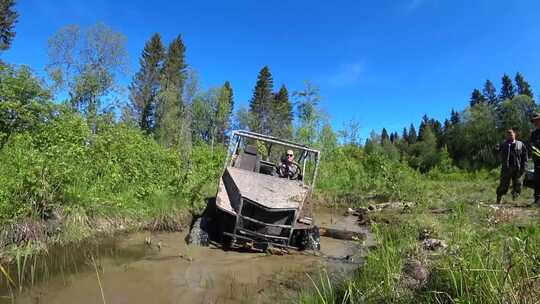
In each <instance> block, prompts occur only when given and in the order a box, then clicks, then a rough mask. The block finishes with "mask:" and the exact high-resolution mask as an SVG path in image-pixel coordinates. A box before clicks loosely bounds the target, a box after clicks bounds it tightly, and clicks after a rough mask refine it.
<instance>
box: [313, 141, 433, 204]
mask: <svg viewBox="0 0 540 304" xmlns="http://www.w3.org/2000/svg"><path fill="white" fill-rule="evenodd" d="M420 178H421V176H420V174H419V173H417V172H416V171H414V170H413V169H411V168H410V167H409V166H408V165H407V164H406V163H402V162H399V161H397V160H391V159H389V158H388V157H387V156H386V155H384V154H381V153H369V154H366V153H363V151H362V150H360V149H359V148H358V147H354V146H346V147H340V148H338V149H336V150H335V151H334V153H333V154H332V155H331V156H327V157H326V159H325V161H324V162H322V163H321V168H320V174H319V178H318V182H317V187H318V190H317V191H318V193H320V195H321V196H323V197H324V198H325V199H327V200H330V201H333V202H338V203H355V202H356V201H357V199H358V198H359V196H362V195H364V196H368V195H374V194H375V195H377V196H380V197H384V198H386V199H414V200H415V201H421V200H422V192H423V190H422V185H421V184H420V183H419V179H420Z"/></svg>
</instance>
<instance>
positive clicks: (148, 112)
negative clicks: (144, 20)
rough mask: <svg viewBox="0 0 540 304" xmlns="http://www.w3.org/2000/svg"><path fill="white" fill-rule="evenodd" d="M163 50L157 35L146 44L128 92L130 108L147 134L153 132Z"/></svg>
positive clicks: (163, 55)
mask: <svg viewBox="0 0 540 304" xmlns="http://www.w3.org/2000/svg"><path fill="white" fill-rule="evenodd" d="M164 57H165V49H164V47H163V44H162V42H161V37H160V36H159V34H154V36H152V38H151V39H150V40H149V41H148V42H146V45H145V46H144V49H143V52H142V55H141V59H140V60H139V65H140V68H139V71H138V72H137V73H136V74H135V76H134V77H133V80H132V81H131V85H130V87H129V90H130V100H131V106H132V108H133V110H134V112H135V113H134V114H135V119H136V121H137V123H138V125H139V127H140V128H141V129H142V130H143V131H144V132H146V133H147V134H149V133H151V132H152V131H153V130H154V123H155V108H156V105H157V97H158V93H159V87H160V72H161V68H162V67H161V66H162V63H163V59H164Z"/></svg>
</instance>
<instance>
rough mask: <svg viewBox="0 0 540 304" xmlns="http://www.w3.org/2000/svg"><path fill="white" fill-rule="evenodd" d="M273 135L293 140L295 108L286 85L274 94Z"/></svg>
mask: <svg viewBox="0 0 540 304" xmlns="http://www.w3.org/2000/svg"><path fill="white" fill-rule="evenodd" d="M271 115H272V121H271V122H272V135H274V136H276V137H279V138H284V139H292V121H293V108H292V104H291V102H290V101H289V91H288V90H287V87H285V85H283V86H281V88H280V89H279V91H278V92H277V93H276V94H274V102H273V104H272V113H271Z"/></svg>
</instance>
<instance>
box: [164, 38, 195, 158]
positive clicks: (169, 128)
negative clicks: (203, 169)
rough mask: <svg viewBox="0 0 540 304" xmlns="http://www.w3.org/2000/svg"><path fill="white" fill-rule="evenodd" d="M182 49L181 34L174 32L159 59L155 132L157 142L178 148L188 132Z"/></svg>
mask: <svg viewBox="0 0 540 304" xmlns="http://www.w3.org/2000/svg"><path fill="white" fill-rule="evenodd" d="M185 51H186V48H185V46H184V42H183V41H182V37H181V36H178V37H177V38H176V39H174V40H173V41H172V42H171V43H170V44H169V47H168V49H167V54H166V57H165V61H164V63H163V69H162V75H161V79H162V80H161V87H160V92H159V96H158V99H159V101H158V104H157V106H156V118H155V119H156V126H155V128H156V131H155V132H156V138H157V140H158V142H159V143H160V144H162V145H163V146H165V147H167V148H175V149H181V147H182V146H183V145H184V143H185V142H186V141H189V137H190V136H191V134H190V130H189V129H190V128H189V125H190V121H189V120H188V115H187V113H188V110H187V109H186V106H185V104H184V101H183V98H184V86H185V84H186V79H187V64H186V62H185Z"/></svg>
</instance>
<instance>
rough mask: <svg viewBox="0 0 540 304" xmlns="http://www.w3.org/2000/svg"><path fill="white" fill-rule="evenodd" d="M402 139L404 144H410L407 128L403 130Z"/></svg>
mask: <svg viewBox="0 0 540 304" xmlns="http://www.w3.org/2000/svg"><path fill="white" fill-rule="evenodd" d="M401 138H402V139H403V141H404V142H409V132H407V128H403V134H402V135H401Z"/></svg>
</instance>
